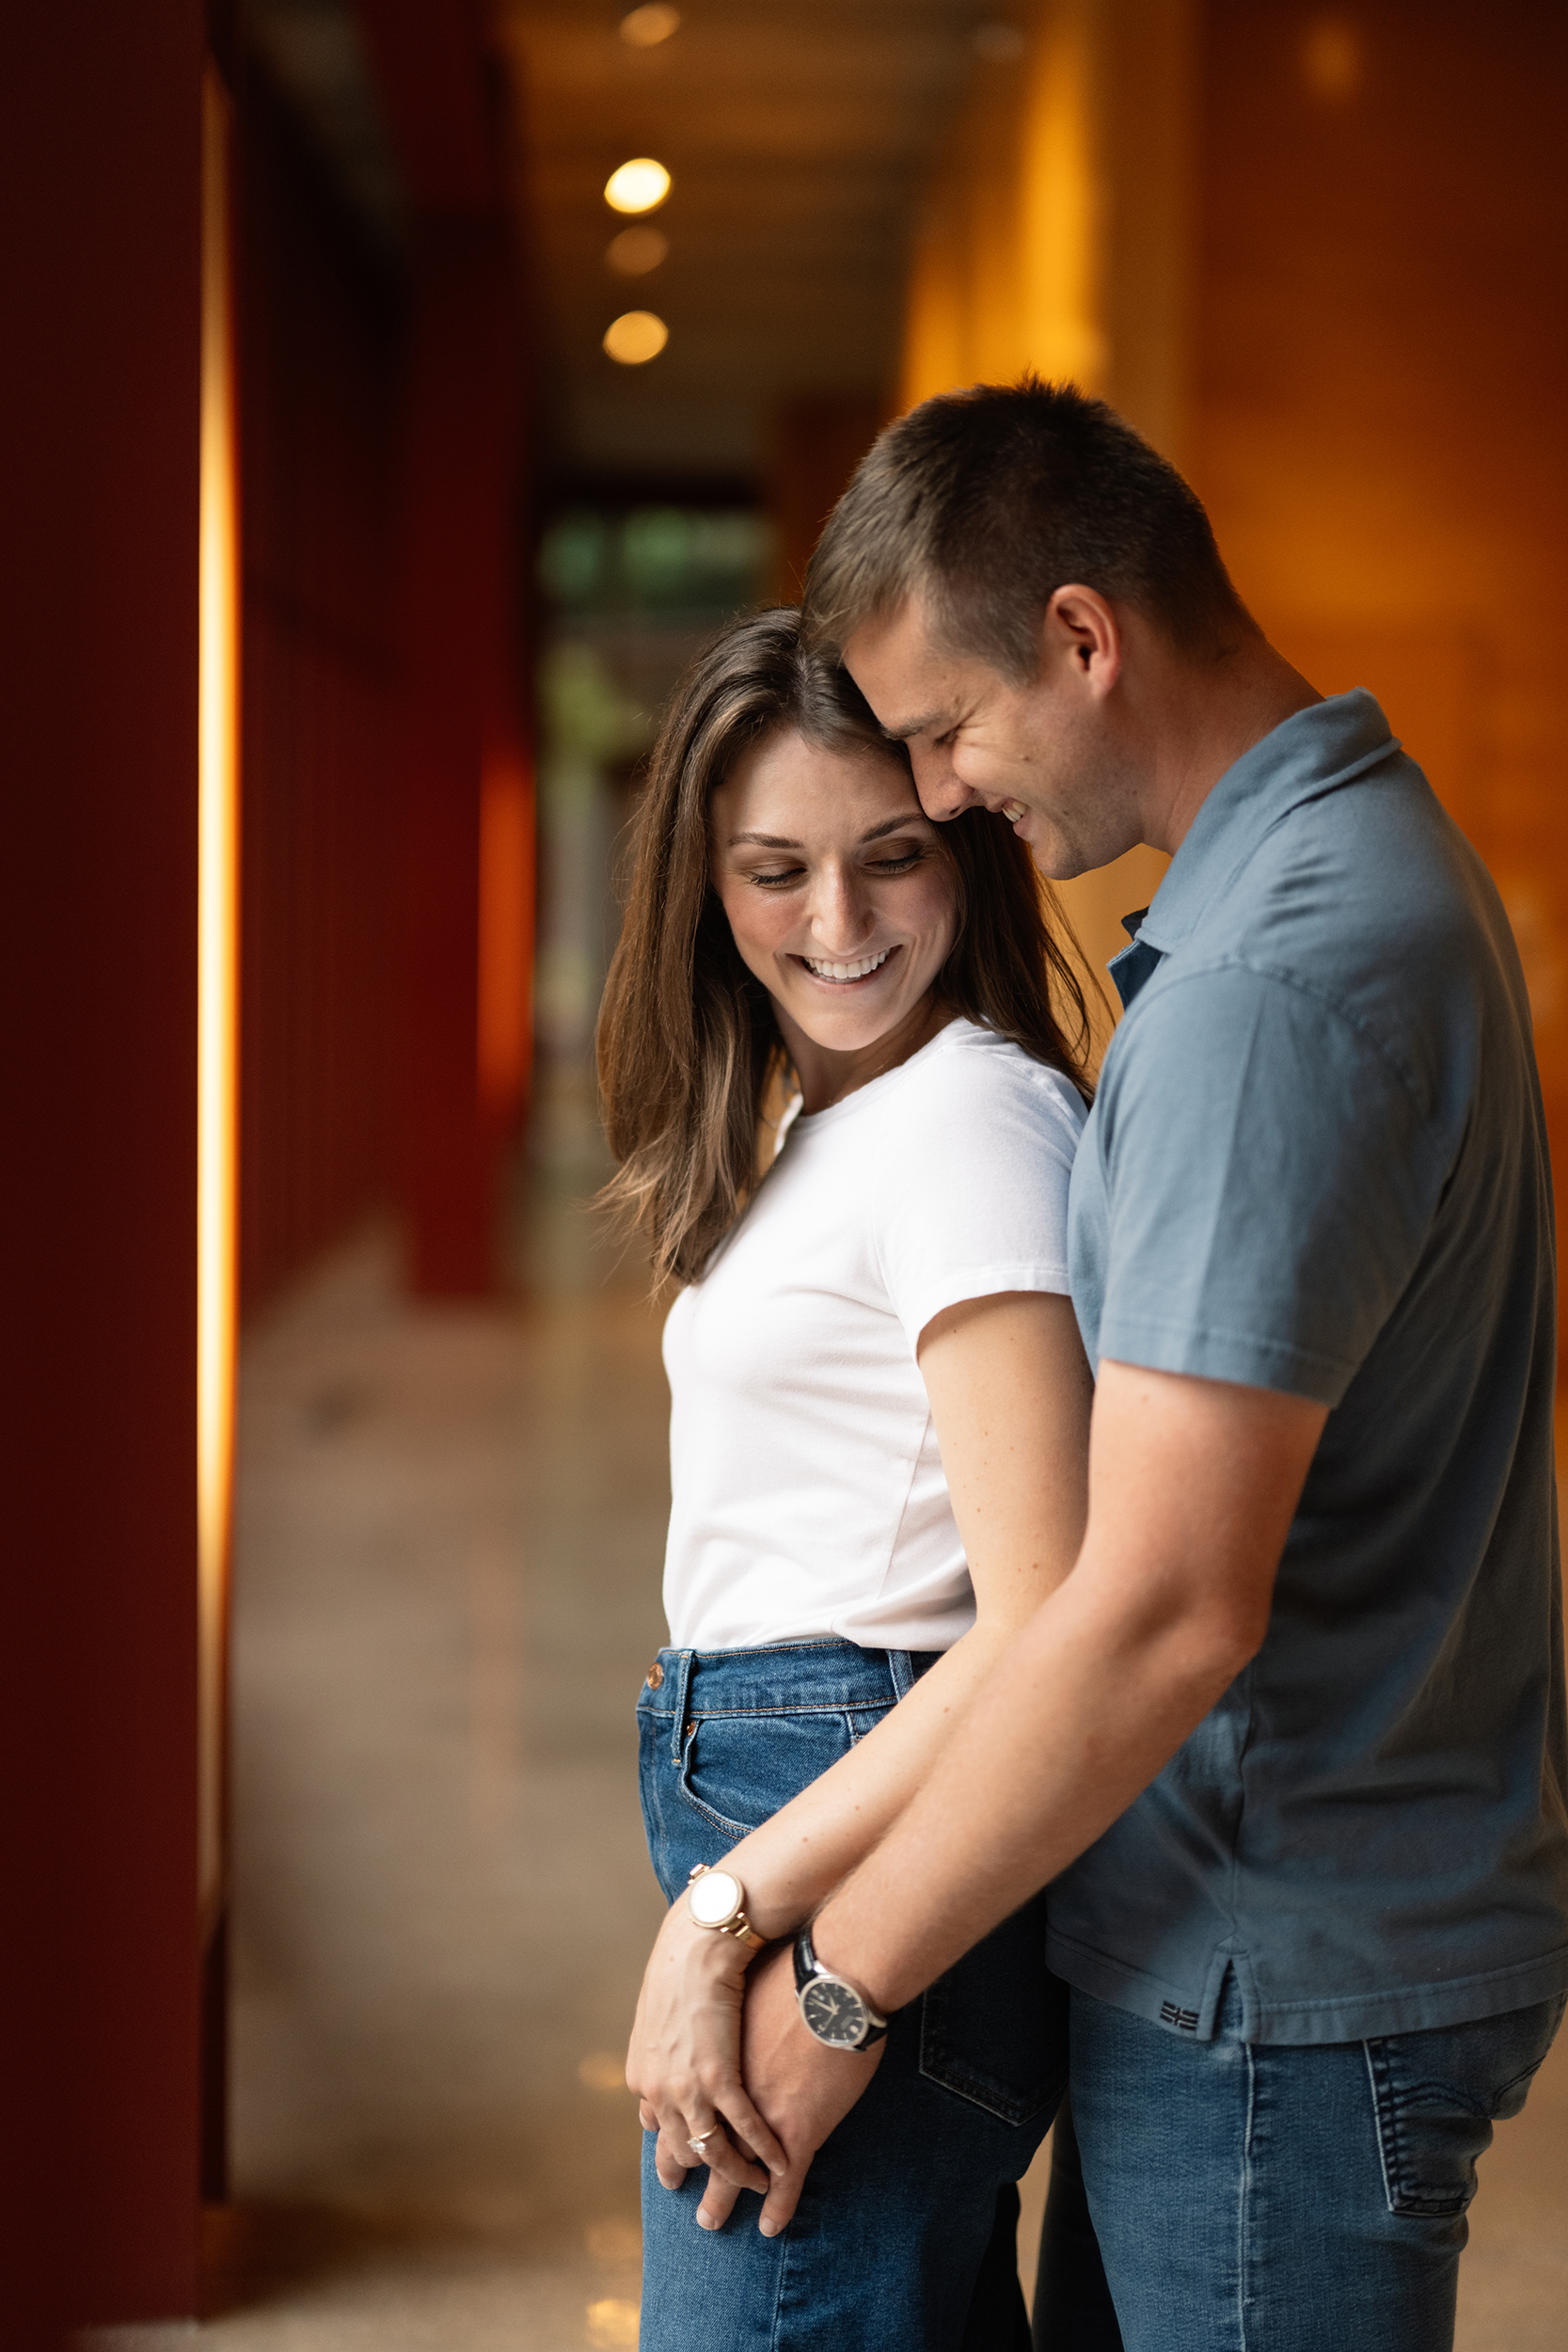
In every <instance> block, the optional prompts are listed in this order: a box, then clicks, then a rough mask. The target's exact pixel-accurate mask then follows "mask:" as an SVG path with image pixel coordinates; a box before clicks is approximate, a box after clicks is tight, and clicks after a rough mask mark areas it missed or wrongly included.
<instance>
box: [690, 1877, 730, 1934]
mask: <svg viewBox="0 0 1568 2352" xmlns="http://www.w3.org/2000/svg"><path fill="white" fill-rule="evenodd" d="M686 1899H687V1904H688V1907H689V1910H690V1913H691V1916H692V1917H693V1919H695V1920H696V1922H697V1925H698V1926H699V1927H700V1928H721V1927H723V1926H725V1925H726V1924H727V1923H728V1921H730V1920H731V1919H733V1918H734V1917H735V1915H736V1912H737V1911H738V1910H739V1909H740V1902H741V1897H740V1881H739V1880H738V1879H737V1878H735V1877H733V1876H732V1874H731V1873H730V1872H729V1871H728V1870H707V1871H705V1872H704V1874H703V1876H702V1877H701V1878H700V1879H693V1880H692V1882H691V1883H690V1885H689V1887H688V1888H687V1890H686Z"/></svg>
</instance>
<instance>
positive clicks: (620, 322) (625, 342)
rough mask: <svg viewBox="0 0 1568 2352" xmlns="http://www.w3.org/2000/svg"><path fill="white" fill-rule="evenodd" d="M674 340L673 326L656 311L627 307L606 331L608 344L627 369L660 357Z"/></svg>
mask: <svg viewBox="0 0 1568 2352" xmlns="http://www.w3.org/2000/svg"><path fill="white" fill-rule="evenodd" d="M669 340H670V329H669V328H668V327H667V326H665V324H664V321H663V320H662V319H661V318H659V317H657V315H656V314H655V312H654V311H652V310H623V311H622V313H621V315H620V317H619V318H618V319H611V320H610V325H609V326H607V327H606V328H605V331H604V347H605V349H606V351H607V352H609V354H610V358H612V359H614V360H618V361H619V363H620V365H621V366H622V367H624V368H640V367H641V366H643V365H644V364H645V362H646V361H648V360H649V359H657V358H658V355H659V353H660V352H661V351H662V350H663V349H664V346H665V344H666V343H667V342H669Z"/></svg>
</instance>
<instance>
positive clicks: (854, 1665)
mask: <svg viewBox="0 0 1568 2352" xmlns="http://www.w3.org/2000/svg"><path fill="white" fill-rule="evenodd" d="M941 1654H942V1653H941V1652H940V1651H939V1650H887V1649H862V1648H861V1646H860V1645H859V1644H858V1643H856V1642H840V1641H834V1640H824V1641H820V1642H780V1643H775V1644H771V1645H768V1647H766V1648H761V1649H703V1650H692V1649H661V1650H660V1651H659V1653H658V1660H657V1665H658V1671H659V1681H658V1683H657V1686H653V1685H652V1683H651V1678H650V1682H649V1683H645V1684H644V1685H643V1689H642V1695H641V1699H640V1700H639V1701H638V1706H639V1708H640V1709H641V1711H642V1712H644V1713H647V1714H654V1715H673V1716H675V1717H676V1718H677V1719H684V1720H689V1719H690V1718H691V1717H693V1716H697V1715H773V1714H796V1713H800V1712H803V1711H807V1710H818V1709H822V1710H826V1709H843V1708H857V1707H887V1706H889V1705H891V1704H892V1702H893V1701H894V1700H895V1699H900V1698H902V1697H903V1695H904V1693H905V1692H906V1691H908V1690H909V1689H910V1688H911V1685H912V1684H913V1683H915V1682H916V1681H917V1680H918V1679H919V1677H921V1676H922V1675H923V1674H924V1673H925V1672H926V1670H927V1667H929V1666H933V1665H934V1664H935V1663H936V1661H937V1659H938V1658H939V1657H940V1656H941Z"/></svg>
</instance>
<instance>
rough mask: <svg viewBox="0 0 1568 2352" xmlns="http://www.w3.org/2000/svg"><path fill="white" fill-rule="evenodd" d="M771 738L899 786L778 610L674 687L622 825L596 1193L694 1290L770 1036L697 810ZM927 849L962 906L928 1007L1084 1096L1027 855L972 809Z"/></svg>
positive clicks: (736, 1194)
mask: <svg viewBox="0 0 1568 2352" xmlns="http://www.w3.org/2000/svg"><path fill="white" fill-rule="evenodd" d="M783 729H789V730H793V731H794V732H795V733H796V734H798V735H800V736H801V737H803V738H804V739H805V741H806V742H808V743H810V744H812V745H814V746H815V747H816V748H817V749H819V750H823V751H833V752H847V753H851V754H859V755H863V754H865V753H873V754H875V755H877V756H878V757H879V758H882V759H888V760H892V761H893V762H895V764H896V765H897V766H898V767H900V768H901V769H902V770H903V771H904V773H905V774H906V775H908V774H909V773H910V769H909V760H908V755H906V753H905V752H904V751H903V749H902V747H901V746H900V745H898V744H895V743H891V742H890V741H889V740H888V739H887V738H886V736H884V735H883V734H882V733H881V731H880V729H879V727H878V724H877V722H876V720H875V718H874V717H873V716H872V713H871V711H870V710H869V708H868V707H867V706H866V704H865V703H864V702H863V700H862V698H861V695H860V693H859V692H858V691H857V689H856V687H855V684H854V681H853V680H852V679H851V678H850V677H849V675H847V672H846V671H844V670H841V669H839V668H838V667H837V666H836V665H835V664H833V663H832V662H830V661H828V660H823V659H822V658H821V657H820V656H818V655H816V654H812V653H808V652H806V651H805V650H804V648H803V647H802V646H801V644H800V614H799V612H797V611H796V610H795V608H794V607H793V606H792V605H791V606H783V607H780V608H778V609H777V610H775V611H773V612H758V613H754V614H752V615H751V616H750V617H748V618H747V619H744V620H740V621H736V622H735V623H734V624H733V625H732V626H731V627H730V628H727V629H726V630H725V631H724V632H723V634H722V635H721V636H720V637H718V638H716V639H715V640H714V642H713V644H710V645H709V646H708V647H707V649H706V650H705V652H704V653H703V654H701V655H700V656H699V657H698V659H697V660H696V661H695V662H694V664H693V665H692V667H691V669H690V670H689V672H688V674H687V675H686V677H685V678H684V679H683V681H682V682H681V684H680V686H679V687H678V688H677V690H676V691H675V695H674V698H673V702H672V703H671V705H670V707H669V710H668V711H667V712H666V714H665V718H664V723H663V724H662V726H661V727H660V729H659V734H658V740H657V743H656V744H655V746H654V752H653V757H652V760H651V762H650V766H649V772H648V780H647V783H646V785H645V786H644V787H643V790H642V794H641V803H640V805H639V808H638V812H637V816H636V818H635V820H634V826H633V836H632V844H631V857H630V883H629V887H628V889H627V892H626V918H625V922H624V924H623V927H622V931H621V940H620V945H619V946H617V948H616V950H615V955H614V959H613V961H611V963H610V977H609V979H608V980H607V981H606V983H605V993H604V1003H603V1005H602V1006H601V1008H600V1011H599V1026H598V1058H599V1088H600V1092H601V1095H602V1097H603V1104H604V1119H605V1132H606V1134H607V1135H608V1136H609V1138H610V1150H611V1151H612V1152H614V1154H615V1157H616V1158H617V1159H618V1160H619V1161H620V1163H621V1166H620V1169H619V1172H618V1173H617V1174H616V1175H615V1176H614V1177H612V1178H611V1180H610V1184H607V1185H606V1187H605V1189H604V1191H603V1192H602V1193H601V1195H600V1196H599V1198H600V1201H601V1203H602V1205H603V1206H605V1207H606V1208H608V1209H610V1211H611V1212H612V1213H613V1214H614V1215H616V1216H618V1217H619V1218H620V1220H621V1221H622V1222H623V1223H624V1224H625V1225H626V1226H627V1227H629V1228H630V1229H632V1230H633V1231H635V1232H639V1233H641V1235H642V1237H643V1238H644V1240H645V1241H646V1242H647V1244H648V1246H649V1249H650V1251H651V1254H652V1258H653V1265H654V1276H655V1280H656V1282H658V1281H662V1280H664V1279H666V1278H667V1277H670V1276H673V1277H674V1278H675V1279H676V1280H678V1281H683V1282H692V1281H696V1280H697V1279H699V1278H700V1277H701V1275H702V1273H703V1270H704V1268H705V1266H706V1264H707V1263H708V1260H709V1258H710V1257H711V1256H712V1254H713V1252H714V1250H715V1249H716V1248H717V1247H718V1245H719V1243H720V1242H721V1241H722V1239H723V1238H724V1235H725V1234H726V1233H727V1232H729V1230H730V1228H731V1226H732V1225H734V1223H735V1222H736V1218H737V1217H738V1216H740V1214H741V1212H742V1211H743V1210H744V1208H745V1206H746V1203H747V1200H748V1199H749V1198H750V1196H751V1194H752V1191H753V1190H754V1189H755V1184H756V1165H757V1120H758V1117H759V1113H760V1109H761V1104H762V1096H763V1089H764V1087H765V1085H766V1082H767V1078H768V1067H769V1064H770V1062H771V1061H772V1059H773V1057H774V1056H775V1054H776V1053H777V1052H778V1051H779V1048H780V1040H779V1032H778V1028H777V1026H776V1025H775V1023H774V1019H773V1010H772V1001H771V999H770V998H769V996H768V992H767V990H766V989H765V988H764V987H763V985H762V983H761V981H760V980H758V979H757V978H756V977H754V975H753V974H752V973H751V972H750V971H749V970H748V969H747V967H746V965H745V964H744V963H743V962H742V961H741V958H740V954H739V951H738V949H737V948H736V945H735V941H734V939H733V937H732V936H731V933H730V926H729V921H728V918H727V916H726V915H725V914H724V910H723V908H722V906H721V903H720V900H719V896H718V893H717V892H716V891H715V889H714V887H713V883H712V882H711V880H710V877H709V859H710V850H709V840H708V803H709V801H710V799H711V797H712V795H713V792H714V790H715V788H716V787H718V786H719V785H721V783H722V782H723V781H724V779H725V777H726V776H727V775H728V774H729V772H730V771H731V769H732V768H733V767H734V765H735V762H736V760H737V759H738V758H739V757H740V756H741V755H742V754H743V753H745V752H747V751H749V750H751V748H752V745H753V744H756V743H759V742H761V741H762V740H763V739H764V738H765V737H766V736H769V735H773V734H776V733H778V732H779V731H781V730H783ZM937 838H938V841H939V842H940V844H941V846H942V850H943V851H944V853H945V854H946V855H947V857H948V858H949V860H950V862H951V864H952V866H953V870H954V874H955V878H956V880H957V882H958V936H957V938H956V939H955V941H954V945H953V947H952V950H951V952H950V954H949V956H948V959H947V961H946V963H945V964H944V965H943V966H942V974H941V977H940V978H939V979H938V982H937V987H938V989H939V991H940V992H941V996H942V1002H943V1003H944V1004H945V1005H947V1006H949V1007H951V1009H952V1010H953V1011H954V1012H955V1013H958V1014H962V1015H964V1016H965V1017H966V1018H968V1019H969V1020H971V1021H974V1022H978V1023H980V1024H981V1025H983V1026H985V1027H986V1028H989V1029H994V1030H995V1031H996V1033H997V1035H998V1036H999V1037H1005V1038H1010V1039H1011V1040H1012V1041H1013V1042H1014V1043H1015V1044H1017V1045H1021V1046H1022V1048H1023V1050H1024V1052H1025V1053H1026V1054H1029V1055H1032V1056H1033V1057H1034V1059H1035V1060H1036V1061H1040V1062H1044V1063H1045V1064H1046V1065H1047V1066H1048V1067H1049V1068H1051V1069H1053V1070H1059V1071H1061V1072H1062V1073H1064V1074H1065V1075H1066V1076H1067V1077H1069V1079H1070V1080H1071V1081H1072V1084H1073V1085H1074V1086H1075V1087H1076V1088H1077V1089H1078V1090H1079V1092H1080V1093H1081V1094H1082V1095H1083V1096H1084V1098H1085V1101H1087V1100H1088V1097H1089V1093H1090V1087H1089V1080H1088V1075H1087V1056H1088V1050H1089V1020H1088V1013H1087V1010H1086V1009H1085V1003H1084V993H1083V990H1082V988H1081V986H1080V984H1079V981H1078V978H1077V976H1076V974H1075V973H1074V971H1073V969H1072V966H1071V965H1070V963H1069V961H1068V959H1067V957H1066V956H1065V955H1064V953H1063V951H1062V949H1061V948H1060V947H1059V946H1058V945H1057V943H1056V941H1055V939H1054V938H1053V935H1052V930H1051V928H1050V925H1049V924H1048V922H1047V918H1046V908H1047V904H1048V903H1049V893H1048V892H1047V891H1046V889H1045V886H1044V885H1043V884H1042V883H1041V882H1040V881H1039V878H1038V876H1037V873H1036V870H1035V866H1034V861H1033V860H1032V859H1031V857H1030V855H1029V852H1028V850H1026V849H1025V847H1024V845H1023V843H1022V841H1020V840H1019V839H1018V838H1017V836H1016V835H1015V834H1013V832H1012V831H1011V829H1010V828H1009V827H1007V826H1006V825H1003V824H1001V823H999V822H998V821H997V819H996V818H994V817H989V816H987V815H986V814H985V812H984V811H983V810H980V809H974V810H971V811H969V812H968V813H967V814H966V815H964V816H962V817H958V818H953V819H952V821H951V822H950V823H947V824H943V825H942V826H940V827H939V828H938V830H937ZM1052 911H1053V914H1054V908H1053V909H1052ZM1064 928H1065V927H1064ZM1053 996H1054V998H1055V1000H1056V1002H1057V1003H1059V1004H1061V1005H1062V1006H1063V1007H1064V1008H1065V1009H1066V1011H1067V1014H1068V1017H1069V1025H1070V1026H1071V1028H1072V1031H1073V1036H1072V1039H1071V1041H1070V1042H1069V1039H1068V1038H1067V1036H1065V1035H1064V1033H1063V1029H1062V1027H1061V1025H1060V1023H1059V1022H1058V1020H1057V1018H1056V1014H1055V1011H1054V1009H1053Z"/></svg>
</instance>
